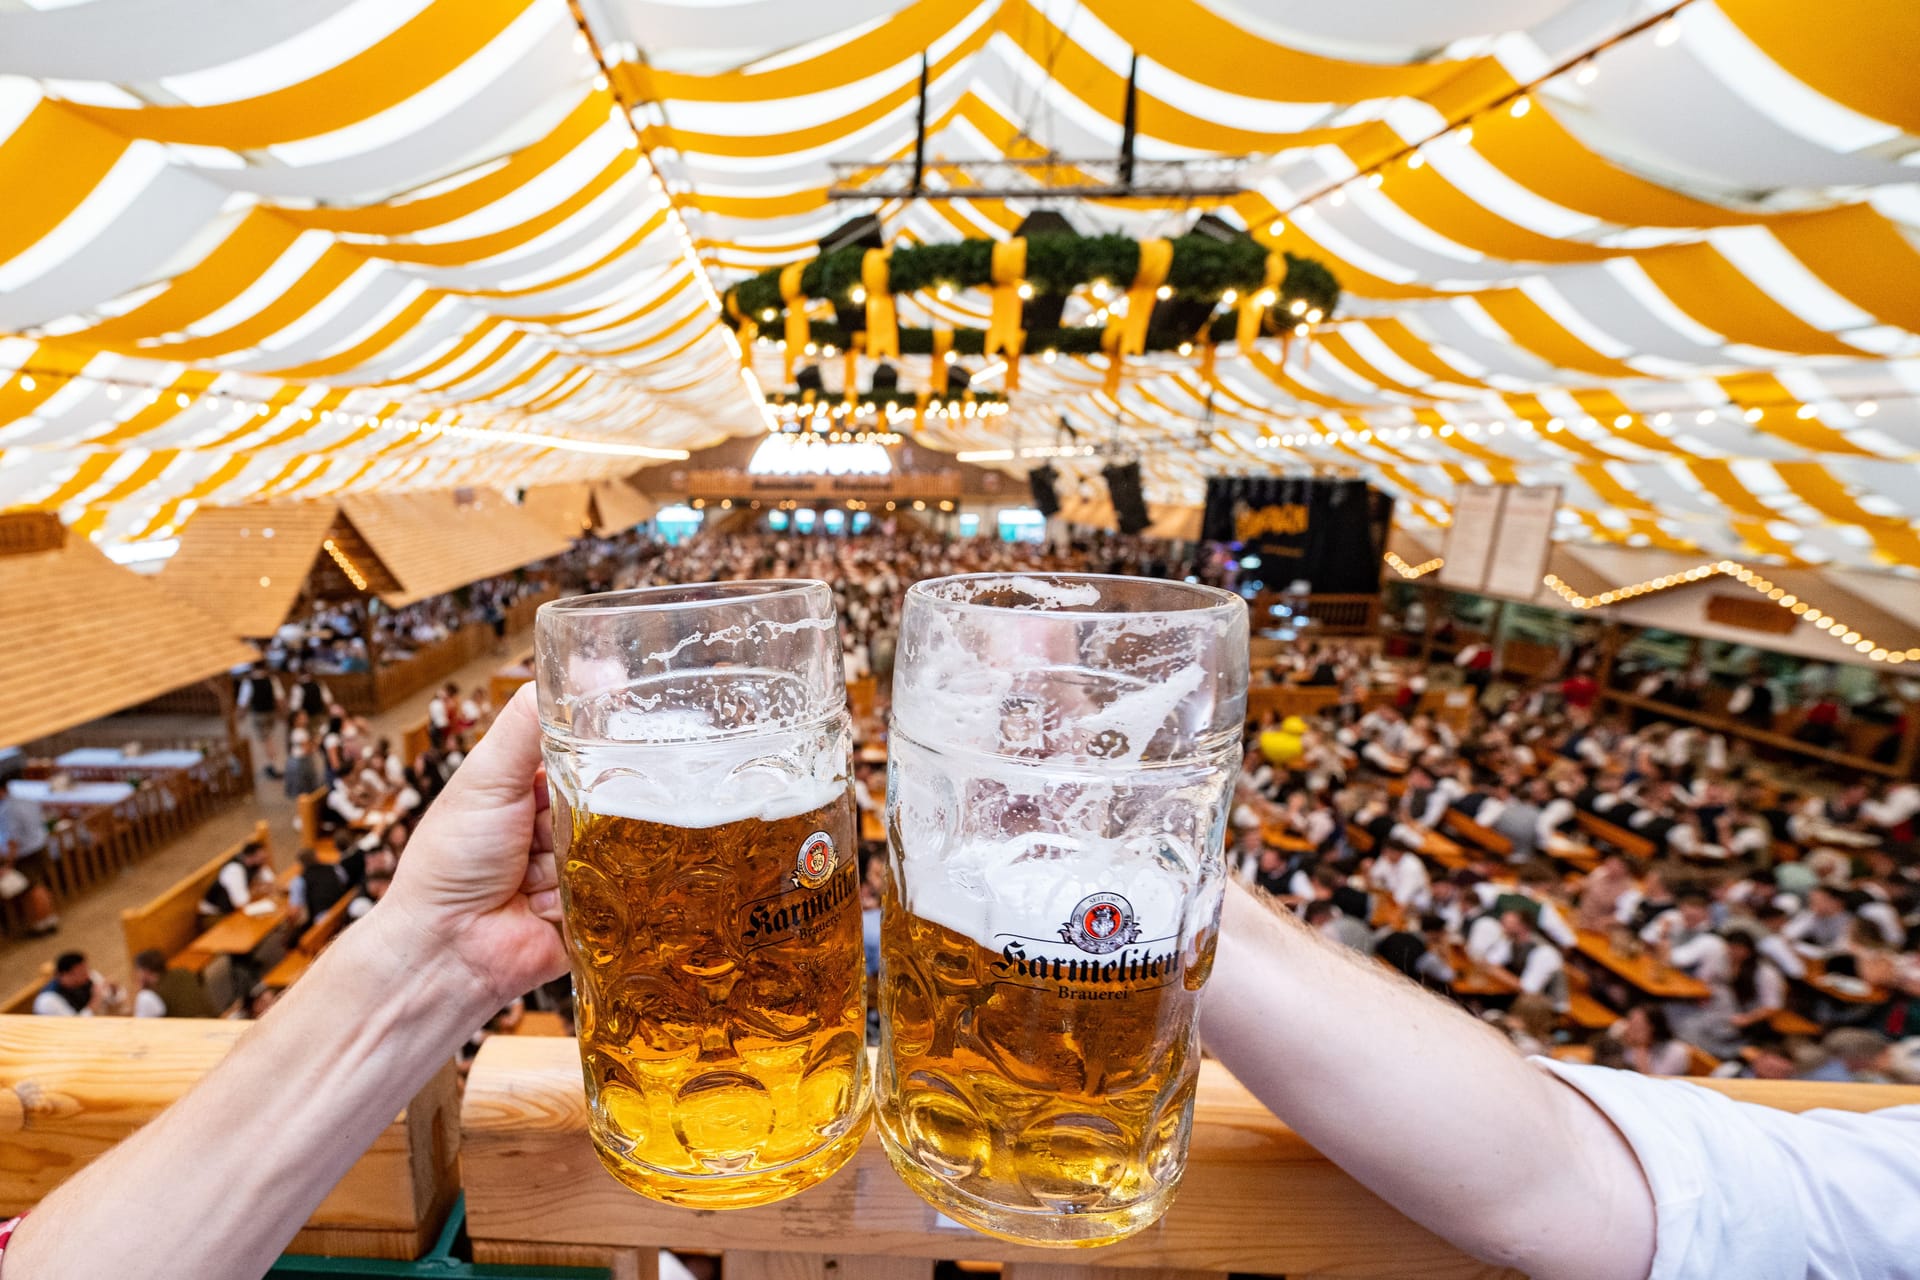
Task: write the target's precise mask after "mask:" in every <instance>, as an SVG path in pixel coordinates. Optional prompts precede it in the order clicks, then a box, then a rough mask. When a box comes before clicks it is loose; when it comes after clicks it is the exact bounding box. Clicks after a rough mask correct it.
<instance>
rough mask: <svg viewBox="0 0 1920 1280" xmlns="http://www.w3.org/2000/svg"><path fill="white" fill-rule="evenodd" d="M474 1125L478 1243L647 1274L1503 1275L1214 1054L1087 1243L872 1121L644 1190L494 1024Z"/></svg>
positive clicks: (830, 1278)
mask: <svg viewBox="0 0 1920 1280" xmlns="http://www.w3.org/2000/svg"><path fill="white" fill-rule="evenodd" d="M1700 1083H1706V1084H1708V1085H1709V1087H1713V1088H1718V1089H1720V1090H1721V1091H1722V1092H1725V1093H1728V1094H1731V1095H1733V1096H1735V1097H1741V1098H1747V1099H1749V1100H1752V1101H1756V1102H1764V1103H1766V1104H1768V1105H1773V1106H1778V1107H1781V1108H1783V1109H1786V1110H1793V1111H1799V1110H1805V1109H1807V1108H1810V1107H1816V1106H1823V1107H1837V1108H1840V1109H1844V1110H1854V1111H1866V1110H1872V1109H1875V1108H1878V1107H1887V1106H1898V1105H1902V1104H1904V1103H1908V1102H1911V1101H1915V1100H1920V1088H1900V1089H1896V1088H1888V1087H1884V1086H1880V1087H1873V1086H1856V1085H1810V1084H1763V1083H1757V1082H1751V1081H1724V1082H1722V1081H1705V1082H1700ZM461 1125H462V1128H463V1129H464V1135H463V1138H462V1154H461V1169H462V1176H463V1180H464V1182H465V1185H466V1193H467V1215H468V1218H467V1230H468V1233H469V1235H470V1237H471V1238H472V1241H473V1248H474V1258H475V1260H476V1261H478V1262H501V1263H544V1264H548V1265H554V1264H561V1265H564V1264H567V1263H572V1264H573V1265H599V1266H608V1265H611V1266H613V1268H614V1273H615V1274H616V1275H619V1274H622V1269H623V1268H624V1269H625V1272H626V1273H627V1274H637V1275H641V1276H647V1275H650V1274H651V1272H650V1271H649V1270H648V1268H649V1267H650V1266H651V1265H652V1264H651V1261H650V1259H651V1257H652V1256H653V1255H652V1251H653V1250H655V1249H658V1248H680V1249H693V1250H703V1251H707V1252H721V1253H723V1254H724V1255H725V1257H726V1265H725V1274H726V1277H727V1280H743V1278H744V1280H763V1278H771V1277H779V1278H781V1280H787V1278H792V1280H861V1278H864V1277H876V1278H877V1277H883V1276H884V1277H887V1278H888V1280H896V1278H897V1280H928V1278H929V1277H930V1276H931V1275H932V1268H933V1263H934V1260H936V1259H942V1258H947V1259H969V1260H987V1261H999V1262H1001V1263H1003V1264H1005V1265H1004V1270H1003V1272H1002V1274H1003V1276H1004V1277H1005V1278H1006V1280H1204V1278H1205V1277H1207V1276H1216V1277H1217V1276H1218V1275H1220V1274H1221V1273H1223V1272H1228V1271H1239V1272H1252V1273H1256V1274H1262V1275H1285V1276H1287V1277H1289V1280H1306V1278H1307V1277H1314V1276H1334V1275H1339V1276H1343V1277H1367V1276H1377V1277H1382V1278H1383V1280H1384V1278H1386V1277H1394V1278H1395V1280H1407V1278H1411V1277H1421V1278H1423V1280H1451V1278H1455V1277H1459V1278H1465V1277H1474V1278H1476V1280H1486V1278H1489V1277H1494V1276H1504V1275H1507V1274H1509V1273H1506V1272H1502V1271H1500V1270H1499V1269H1497V1268H1493V1267H1488V1266H1486V1265H1485V1264H1483V1263H1480V1262H1476V1261H1475V1260H1473V1259H1471V1258H1468V1257H1466V1256H1465V1255H1464V1254H1461V1253H1460V1252H1458V1251H1457V1250H1455V1249H1454V1248H1452V1247H1451V1246H1450V1245H1448V1244H1446V1243H1445V1242H1443V1241H1441V1240H1440V1239H1439V1238H1437V1237H1435V1236H1434V1235H1432V1234H1431V1233H1429V1232H1428V1231H1426V1230H1424V1229H1422V1228H1420V1227H1417V1226H1415V1225H1414V1224H1413V1223H1411V1222H1409V1221H1408V1220H1407V1219H1405V1218H1403V1217H1401V1216H1400V1215H1399V1214H1398V1213H1397V1212H1395V1211H1394V1210H1392V1209H1390V1208H1389V1207H1387V1205H1386V1204H1385V1203H1383V1202H1382V1201H1381V1200H1379V1199H1378V1198H1377V1197H1375V1196H1374V1195H1373V1194H1372V1193H1370V1192H1368V1191H1367V1190H1365V1189H1364V1188H1363V1187H1361V1186H1360V1185H1359V1184H1358V1183H1356V1182H1354V1181H1353V1180H1352V1179H1351V1178H1349V1177H1348V1176H1347V1175H1346V1174H1344V1173H1342V1172H1341V1171H1340V1170H1339V1169H1337V1168H1336V1167H1334V1166H1333V1165H1332V1164H1331V1163H1329V1162H1328V1161H1327V1160H1325V1159H1323V1158H1322V1157H1321V1156H1320V1155H1319V1154H1318V1153H1317V1152H1315V1151H1314V1150H1313V1149H1312V1148H1311V1147H1309V1146H1307V1144H1306V1143H1305V1142H1304V1141H1302V1140H1301V1139H1300V1138H1299V1137H1298V1136H1297V1135H1295V1134H1294V1133H1293V1131H1292V1130H1290V1129H1288V1128H1287V1127H1286V1126H1285V1125H1283V1124H1281V1123H1280V1121H1278V1120H1277V1119H1275V1118H1274V1116H1273V1115H1272V1113H1271V1112H1269V1111H1268V1110H1267V1109H1266V1108H1265V1107H1263V1106H1261V1105H1260V1103H1259V1102H1258V1101H1256V1100H1255V1099H1254V1098H1253V1096H1252V1095H1251V1094H1249V1093H1248V1092H1247V1091H1246V1090H1245V1089H1243V1088H1242V1087H1241V1086H1240V1084H1239V1083H1238V1082H1237V1081H1235V1080H1234V1079H1233V1077H1232V1076H1230V1075H1229V1074H1228V1073H1227V1072H1226V1070H1225V1069H1224V1068H1222V1067H1221V1066H1220V1065H1219V1064H1218V1063H1215V1062H1208V1063H1206V1064H1205V1065H1204V1066H1203V1067H1202V1068H1201V1074H1200V1093H1199V1102H1198V1105H1197V1107H1196V1109H1195V1113H1194V1123H1193V1145H1192V1148H1191V1153H1190V1155H1189V1157H1188V1161H1187V1171H1186V1176H1185V1178H1184V1179H1183V1180H1182V1182H1181V1184H1180V1194H1179V1198H1178V1199H1177V1200H1176V1201H1175V1202H1174V1205H1173V1207H1172V1209H1170V1210H1169V1211H1168V1212H1167V1215H1166V1217H1164V1218H1163V1219H1161V1221H1160V1222H1159V1223H1158V1224H1156V1225H1155V1226H1153V1227H1151V1228H1149V1229H1148V1230H1146V1231H1144V1232H1142V1233H1141V1234H1139V1235H1137V1236H1135V1237H1133V1238H1131V1239H1129V1240H1126V1241H1123V1242H1121V1243H1120V1244H1117V1245H1113V1246H1111V1247H1108V1248H1104V1249H1100V1250H1096V1251H1091V1252H1080V1251H1062V1250H1039V1249H1031V1248H1026V1247H1023V1246H1019V1245H1014V1244H1009V1243H1007V1242H1004V1241H1000V1240H995V1239H992V1238H989V1237H987V1236H982V1235H978V1234H975V1233H973V1232H970V1231H968V1230H966V1229H965V1228H962V1227H958V1226H955V1225H952V1224H951V1223H949V1222H947V1221H946V1220H944V1219H942V1218H940V1217H939V1215H937V1214H936V1213H935V1212H934V1211H933V1210H932V1209H931V1208H929V1207H928V1206H927V1205H925V1204H924V1203H922V1202H921V1200H920V1199H919V1198H918V1197H916V1196H915V1195H914V1194H913V1193H912V1192H911V1191H909V1190H908V1189H907V1188H906V1186H905V1184H903V1183H902V1182H901V1181H900V1180H899V1178H898V1177H896V1176H895V1175H894V1173H893V1171H892V1169H891V1168H890V1167H889V1166H888V1164H887V1160H886V1156H885V1155H884V1154H883V1153H882V1152H881V1150H880V1144H879V1140H878V1138H876V1137H873V1136H871V1135H870V1136H869V1137H868V1139H867V1142H866V1144H865V1145H864V1146H863V1147H862V1148H861V1150H860V1153H859V1154H858V1155H857V1156H856V1157H855V1158H854V1159H853V1161H852V1162H850V1163H849V1165H848V1166H847V1168H845V1169H843V1170H841V1171H840V1172H839V1173H838V1174H836V1175H835V1176H834V1177H833V1178H832V1179H830V1180H829V1181H827V1182H825V1183H823V1184H821V1185H820V1186H818V1187H815V1188H813V1189H812V1190H810V1191H807V1192H804V1193H802V1194H800V1195H798V1196H795V1197H793V1198H792V1199H790V1200H785V1201H781V1202H780V1203H778V1204H774V1205H770V1206H768V1207H766V1208H764V1209H739V1210H732V1211H729V1212H727V1213H724V1214H713V1213H699V1212H694V1211H691V1210H686V1209H676V1208H673V1207H671V1206H668V1205H663V1204H659V1203H656V1202H654V1201H652V1200H648V1199H645V1198H644V1197H642V1196H638V1195H635V1194H634V1193H633V1192H631V1191H628V1190H627V1189H626V1188H624V1187H622V1186H621V1185H620V1184H619V1183H617V1182H615V1181H614V1180H613V1178H612V1177H610V1176H609V1175H608V1174H607V1173H606V1172H605V1171H604V1170H603V1169H602V1168H601V1167H600V1163H599V1161H598V1159H597V1158H596V1157H595V1155H594V1153H593V1149H592V1146H591V1143H590V1141H589V1139H588V1137H587V1112H586V1102H585V1098H584V1096H583V1094H582V1091H581V1087H580V1064H579V1061H578V1058H577V1057H576V1054H575V1049H574V1046H573V1044H572V1043H571V1042H569V1041H566V1040H559V1039H541V1038H536V1037H524V1036H496V1037H494V1038H493V1039H491V1040H489V1041H487V1043H486V1045H485V1047H484V1048H482V1050H481V1051H480V1056H479V1059H478V1061H477V1062H476V1063H475V1064H474V1067H473V1071H472V1073H471V1075H470V1076H469V1077H468V1080H467V1094H466V1101H465V1104H464V1107H463V1110H462V1116H461ZM636 1268H637V1270H635V1269H636Z"/></svg>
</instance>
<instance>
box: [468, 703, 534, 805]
mask: <svg viewBox="0 0 1920 1280" xmlns="http://www.w3.org/2000/svg"><path fill="white" fill-rule="evenodd" d="M539 768H540V716H539V713H538V712H537V711H536V710H535V709H534V686H533V685H531V684H528V685H522V686H521V687H520V691H519V692H518V693H516V694H514V695H513V697H512V698H511V699H509V700H508V702H507V705H506V706H505V707H503V708H501V711H500V714H499V716H498V717H497V718H495V720H494V722H493V727H492V728H491V729H489V730H488V731H487V736H486V737H484V738H482V739H480V743H479V745H478V746H476V747H474V749H473V751H472V752H471V753H470V754H469V755H468V756H467V758H466V759H465V760H463V761H461V762H460V767H459V769H457V770H455V771H454V775H453V780H452V781H451V782H449V783H447V790H446V794H447V795H449V796H455V797H458V799H457V801H456V802H455V803H454V804H453V805H452V806H451V807H452V808H455V809H458V808H460V807H461V806H462V805H466V804H476V803H478V804H485V803H487V802H492V803H495V804H502V803H511V802H513V801H516V800H519V799H520V798H521V797H523V796H525V795H526V794H527V792H528V789H529V787H530V786H531V784H532V781H533V777H534V773H535V771H536V770H538V769H539Z"/></svg>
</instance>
